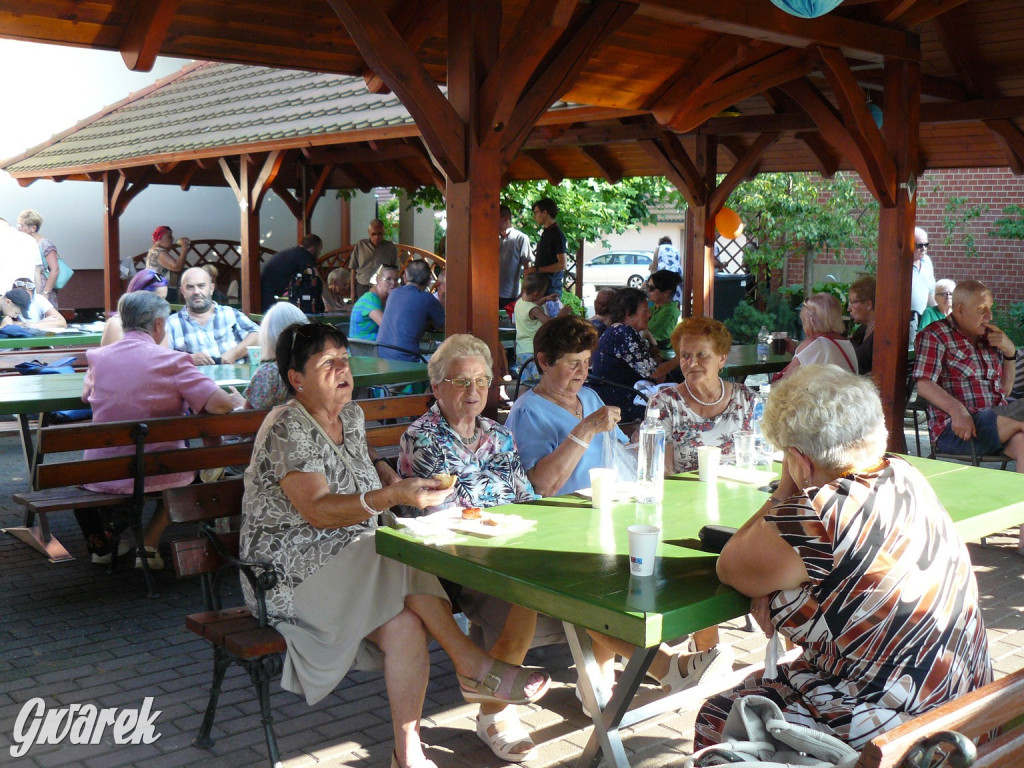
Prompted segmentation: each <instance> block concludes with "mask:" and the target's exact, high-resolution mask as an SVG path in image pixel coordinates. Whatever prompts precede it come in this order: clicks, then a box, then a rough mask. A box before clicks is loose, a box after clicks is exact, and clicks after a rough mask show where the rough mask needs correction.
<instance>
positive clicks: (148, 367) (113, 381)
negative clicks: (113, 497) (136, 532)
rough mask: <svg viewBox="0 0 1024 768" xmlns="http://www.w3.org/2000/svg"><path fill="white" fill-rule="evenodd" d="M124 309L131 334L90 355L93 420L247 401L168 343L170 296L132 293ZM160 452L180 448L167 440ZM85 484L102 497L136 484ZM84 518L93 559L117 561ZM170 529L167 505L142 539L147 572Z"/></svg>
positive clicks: (102, 451)
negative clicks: (200, 369) (165, 529)
mask: <svg viewBox="0 0 1024 768" xmlns="http://www.w3.org/2000/svg"><path fill="white" fill-rule="evenodd" d="M117 312H118V316H119V317H120V318H121V325H122V327H123V329H124V336H123V337H122V338H121V340H120V341H116V342H114V343H113V344H109V345H108V346H105V347H97V348H95V349H90V350H88V352H86V358H87V359H88V361H89V370H88V371H87V372H86V374H85V388H84V390H83V392H82V400H84V401H85V402H87V403H89V405H90V406H92V420H93V421H94V422H97V423H100V422H107V421H123V420H126V419H127V420H132V419H148V418H153V417H158V416H181V415H183V414H186V413H188V412H189V411H192V412H193V413H200V412H204V411H205V412H207V413H226V412H228V411H230V410H232V409H234V408H241V407H242V406H243V405H244V404H245V400H244V399H243V398H242V396H241V395H240V394H238V392H237V391H235V389H234V388H233V387H232V388H230V389H229V391H227V392H225V391H224V390H222V389H221V388H220V387H219V386H218V385H217V383H216V382H215V381H213V379H211V378H209V377H208V376H206V375H204V374H203V373H202V372H200V371H199V370H198V369H197V368H196V366H195V365H194V364H193V362H192V358H191V357H190V356H189V355H188V354H187V353H185V352H179V351H177V350H174V349H170V348H168V347H165V346H163V344H162V342H163V340H164V336H165V335H166V327H167V318H168V317H169V316H170V314H171V307H170V305H169V304H168V303H167V300H166V299H164V298H162V297H160V296H158V295H157V294H155V293H152V292H149V291H135V292H133V293H126V294H124V296H122V297H121V300H120V301H118V302H117ZM147 447H148V446H147ZM160 447H161V449H163V448H167V447H172V448H173V447H174V446H173V445H170V446H168V445H166V444H163V443H161V444H160ZM180 447H182V448H184V447H185V443H184V442H181V446H180ZM133 450H134V449H133V448H132V447H131V446H125V447H118V448H91V449H89V450H87V451H86V452H85V456H84V458H85V459H86V460H88V459H99V458H106V457H108V456H120V455H124V454H128V453H131V452H132V451H133ZM195 476H196V473H195V472H175V473H172V474H167V475H157V476H155V477H147V478H146V491H147V492H149V491H160V490H163V489H164V488H177V487H178V486H182V485H188V484H189V483H191V482H192V481H193V480H194V479H195ZM85 487H86V488H88V489H89V490H90V491H99V492H101V493H123V494H130V493H131V492H132V481H131V480H113V481H108V482H102V483H88V484H86V486H85ZM89 511H90V512H91V511H92V510H89ZM82 517H83V516H80V518H79V522H80V524H82V530H83V533H85V534H86V539H87V541H88V542H89V546H90V550H91V551H92V553H93V562H99V563H103V562H110V557H111V552H110V551H109V548H105V546H104V545H107V547H109V542H108V541H107V536H106V533H105V532H104V531H102V530H96V527H95V526H93V527H91V528H90V529H89V530H86V527H87V526H86V522H83V519H82ZM84 517H86V518H88V520H87V522H91V523H95V522H96V516H95V515H92V516H90V515H86V516H84ZM167 524H168V519H167V513H166V512H165V511H164V510H163V508H162V507H160V508H159V509H158V510H157V512H156V513H155V514H154V515H153V518H152V520H150V522H149V525H148V526H147V527H146V531H145V535H144V539H145V541H144V542H136V544H137V546H138V547H139V555H140V557H139V558H138V559H137V561H136V566H137V567H140V568H141V567H142V559H141V553H142V546H143V545H144V546H145V552H146V557H147V558H148V560H149V563H148V565H149V567H150V569H160V568H163V567H164V564H163V559H162V558H161V557H160V554H159V552H158V550H157V547H158V545H159V544H160V535H161V534H162V533H163V530H164V528H166V527H167ZM100 528H102V525H101V526H100ZM94 537H96V538H95V540H94Z"/></svg>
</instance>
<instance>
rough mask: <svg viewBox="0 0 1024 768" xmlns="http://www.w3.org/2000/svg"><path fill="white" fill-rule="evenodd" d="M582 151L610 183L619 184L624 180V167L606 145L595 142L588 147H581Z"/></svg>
mask: <svg viewBox="0 0 1024 768" xmlns="http://www.w3.org/2000/svg"><path fill="white" fill-rule="evenodd" d="M580 152H582V153H583V154H584V155H586V156H587V158H588V159H589V160H590V162H592V163H593V164H594V167H595V168H597V171H598V174H600V175H601V176H603V177H604V180H605V181H607V182H608V183H609V184H618V183H619V182H620V181H622V176H623V171H622V167H621V166H620V165H619V162H618V161H617V160H616V159H615V157H614V156H613V155H612V154H611V152H609V151H608V150H607V149H606V148H605V147H602V146H600V145H598V144H594V145H592V146H588V147H580Z"/></svg>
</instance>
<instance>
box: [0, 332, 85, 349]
mask: <svg viewBox="0 0 1024 768" xmlns="http://www.w3.org/2000/svg"><path fill="white" fill-rule="evenodd" d="M101 338H103V334H102V333H101V332H96V333H84V332H80V331H79V332H73V331H69V332H66V333H56V332H55V333H47V334H46V335H44V336H24V337H20V338H10V337H7V336H4V337H2V338H0V349H39V348H40V347H95V346H99V343H100V339H101Z"/></svg>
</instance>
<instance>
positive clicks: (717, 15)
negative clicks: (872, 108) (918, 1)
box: [638, 0, 921, 61]
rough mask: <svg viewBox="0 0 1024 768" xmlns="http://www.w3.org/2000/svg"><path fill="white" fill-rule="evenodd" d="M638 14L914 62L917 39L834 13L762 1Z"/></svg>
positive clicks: (659, 2)
mask: <svg viewBox="0 0 1024 768" xmlns="http://www.w3.org/2000/svg"><path fill="white" fill-rule="evenodd" d="M638 13H639V15H640V16H643V17H645V18H649V19H655V20H657V21H663V22H667V23H670V24H681V25H685V26H690V27H695V28H697V29H706V30H709V31H712V32H719V33H725V34H730V35H737V36H739V37H747V38H751V39H753V40H763V41H765V42H769V43H778V44H779V45H785V46H789V47H794V48H805V47H806V46H808V45H812V44H815V43H821V44H824V45H829V46H833V47H836V48H839V49H840V50H842V51H843V52H844V53H845V54H847V55H851V56H861V57H863V58H867V59H870V60H872V61H881V60H883V59H884V58H886V57H889V58H895V59H901V60H906V61H919V60H920V58H921V52H920V48H919V44H918V39H917V35H916V34H914V33H912V32H907V31H905V30H901V29H894V28H892V27H887V26H879V25H877V24H871V23H868V22H864V21H859V20H857V19H851V18H848V17H844V16H839V15H837V14H834V13H833V14H828V15H826V16H821V17H819V18H817V19H798V18H795V17H793V16H790V15H789V14H788V13H786V12H785V11H782V10H780V9H779V8H776V7H775V6H774V5H772V4H771V3H767V2H750V0H715V2H714V3H708V2H707V0H643V2H642V3H641V6H640V9H639V12H638Z"/></svg>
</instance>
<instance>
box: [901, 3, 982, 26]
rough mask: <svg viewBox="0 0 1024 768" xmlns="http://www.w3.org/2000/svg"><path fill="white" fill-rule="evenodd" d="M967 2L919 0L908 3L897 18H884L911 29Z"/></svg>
mask: <svg viewBox="0 0 1024 768" xmlns="http://www.w3.org/2000/svg"><path fill="white" fill-rule="evenodd" d="M966 2H967V0H917V2H914V3H906V5H907V6H908V7H907V9H906V10H905V11H903V12H902V13H898V14H897V15H896V16H895V18H892V19H883V21H886V22H890V21H891V22H892V23H894V24H896V25H897V26H900V27H903V28H905V29H911V28H913V27H916V26H918V25H919V24H924V23H925V22H926V21H931V20H932V19H934V18H935V17H936V16H941V15H942V14H944V13H946V12H948V11H951V10H952V9H954V8H957V7H959V6H961V5H963V4H964V3H966ZM896 5H897V6H898V5H899V3H897V4H896Z"/></svg>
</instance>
